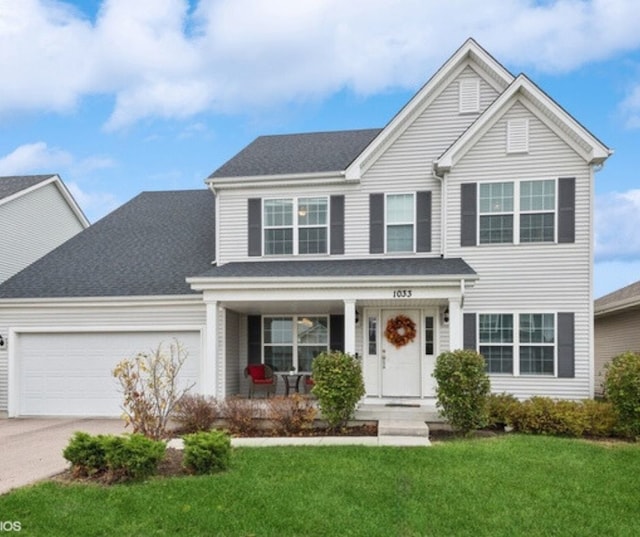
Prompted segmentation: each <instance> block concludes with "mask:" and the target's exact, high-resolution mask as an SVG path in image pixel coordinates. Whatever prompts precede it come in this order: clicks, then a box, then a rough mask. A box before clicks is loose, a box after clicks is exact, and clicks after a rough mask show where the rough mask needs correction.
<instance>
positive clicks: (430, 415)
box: [355, 405, 444, 423]
mask: <svg viewBox="0 0 640 537" xmlns="http://www.w3.org/2000/svg"><path fill="white" fill-rule="evenodd" d="M355 419H357V420H364V421H376V420H377V421H381V420H393V421H421V422H428V423H435V422H442V421H444V420H443V418H442V417H441V416H440V414H439V413H438V411H437V410H436V409H435V408H431V407H424V406H416V407H411V406H387V405H361V406H360V407H359V408H358V409H357V410H356V412H355Z"/></svg>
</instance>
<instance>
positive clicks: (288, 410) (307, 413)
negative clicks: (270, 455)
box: [265, 393, 316, 435]
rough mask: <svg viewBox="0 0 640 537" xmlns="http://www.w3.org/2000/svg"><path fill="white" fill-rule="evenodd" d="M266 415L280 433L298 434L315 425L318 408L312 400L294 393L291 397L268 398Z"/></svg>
mask: <svg viewBox="0 0 640 537" xmlns="http://www.w3.org/2000/svg"><path fill="white" fill-rule="evenodd" d="M267 401H268V403H267V411H266V415H265V417H266V418H267V419H268V420H270V421H271V423H273V428H274V430H275V432H276V433H278V434H285V435H288V434H296V433H299V432H300V431H302V430H303V429H308V428H309V427H311V426H312V425H313V420H314V418H315V417H316V408H315V406H314V404H313V402H312V401H311V400H309V399H308V398H307V397H303V396H302V395H300V394H298V393H294V394H293V395H291V396H289V397H272V398H271V399H267Z"/></svg>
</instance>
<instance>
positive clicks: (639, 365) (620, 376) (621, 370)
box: [604, 352, 640, 437]
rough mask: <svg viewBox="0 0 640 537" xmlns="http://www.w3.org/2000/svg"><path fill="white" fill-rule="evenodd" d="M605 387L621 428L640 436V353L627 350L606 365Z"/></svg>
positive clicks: (626, 433) (633, 435)
mask: <svg viewBox="0 0 640 537" xmlns="http://www.w3.org/2000/svg"><path fill="white" fill-rule="evenodd" d="M605 371H606V373H605V379H604V389H605V396H606V398H607V399H608V400H609V401H611V403H612V404H613V406H614V408H615V409H616V411H617V413H618V416H619V430H620V432H621V433H622V434H624V435H625V436H629V437H637V436H640V354H636V353H633V352H625V353H623V354H620V355H618V356H616V357H615V358H614V359H613V360H612V361H611V363H609V364H607V365H606V366H605Z"/></svg>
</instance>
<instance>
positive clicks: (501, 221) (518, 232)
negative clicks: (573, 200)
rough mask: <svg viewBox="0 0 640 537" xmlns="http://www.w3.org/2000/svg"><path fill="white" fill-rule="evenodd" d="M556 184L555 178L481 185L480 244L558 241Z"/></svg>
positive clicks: (479, 205) (479, 209)
mask: <svg viewBox="0 0 640 537" xmlns="http://www.w3.org/2000/svg"><path fill="white" fill-rule="evenodd" d="M556 183H557V181H556V180H555V179H544V180H527V181H509V182H495V183H480V185H479V196H478V220H479V222H478V230H479V236H478V242H479V243H480V244H501V243H508V244H514V243H515V244H519V243H537V242H554V241H555V240H556V222H557V218H556V210H557V209H556V197H557V196H556Z"/></svg>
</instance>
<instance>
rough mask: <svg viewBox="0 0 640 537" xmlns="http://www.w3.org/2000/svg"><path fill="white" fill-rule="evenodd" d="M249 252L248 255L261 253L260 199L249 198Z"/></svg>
mask: <svg viewBox="0 0 640 537" xmlns="http://www.w3.org/2000/svg"><path fill="white" fill-rule="evenodd" d="M248 211H249V252H248V254H249V255H250V256H261V255H262V200H261V199H260V198H249V200H248Z"/></svg>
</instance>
